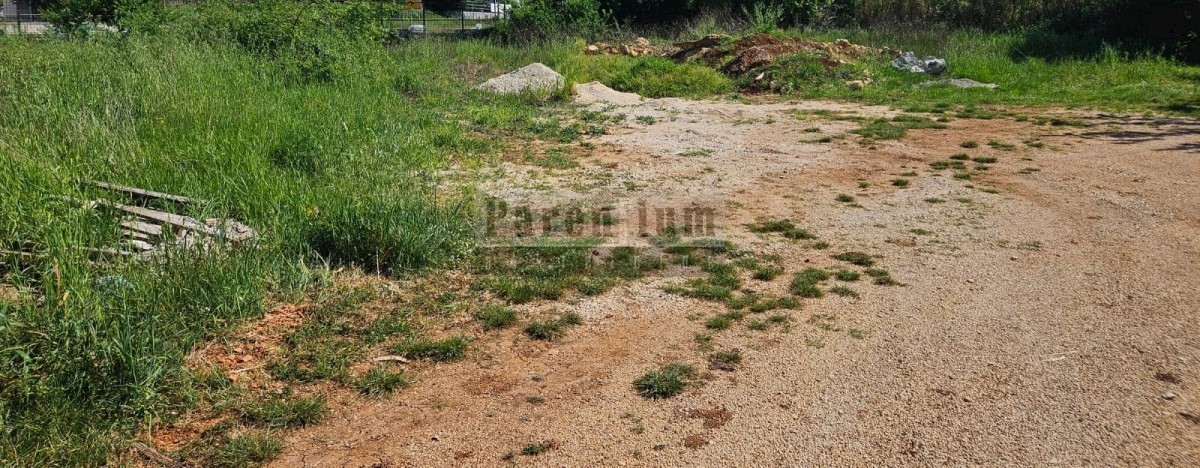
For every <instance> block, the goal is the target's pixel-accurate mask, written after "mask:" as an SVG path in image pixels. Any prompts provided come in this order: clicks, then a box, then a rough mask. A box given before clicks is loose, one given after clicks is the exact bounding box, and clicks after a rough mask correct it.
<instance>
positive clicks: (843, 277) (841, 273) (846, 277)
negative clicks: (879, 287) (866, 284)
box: [833, 269, 862, 281]
mask: <svg viewBox="0 0 1200 468" xmlns="http://www.w3.org/2000/svg"><path fill="white" fill-rule="evenodd" d="M861 276H862V275H860V274H859V273H858V272H857V271H854V270H846V269H841V270H838V271H836V272H834V273H833V277H834V278H837V280H838V281H858V278H859V277H861Z"/></svg>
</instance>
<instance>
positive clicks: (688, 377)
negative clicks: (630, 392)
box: [633, 363, 696, 399]
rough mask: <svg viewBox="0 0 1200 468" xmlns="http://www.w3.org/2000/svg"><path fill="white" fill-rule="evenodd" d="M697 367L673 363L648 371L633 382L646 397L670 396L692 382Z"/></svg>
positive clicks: (635, 387)
mask: <svg viewBox="0 0 1200 468" xmlns="http://www.w3.org/2000/svg"><path fill="white" fill-rule="evenodd" d="M695 374H696V368H695V367H692V366H691V365H689V364H680V363H672V364H667V365H665V366H662V367H660V368H658V369H656V370H652V371H650V372H647V373H646V374H644V375H642V376H641V377H639V378H638V379H637V380H635V381H634V382H633V387H634V389H636V390H637V392H638V394H639V395H641V396H643V397H646V398H653V399H659V398H670V397H673V396H675V395H678V394H680V393H682V392H683V391H684V389H686V388H687V387H688V385H690V384H691V383H692V380H693V378H694V377H695Z"/></svg>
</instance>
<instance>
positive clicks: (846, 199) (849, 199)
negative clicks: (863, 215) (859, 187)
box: [837, 193, 854, 203]
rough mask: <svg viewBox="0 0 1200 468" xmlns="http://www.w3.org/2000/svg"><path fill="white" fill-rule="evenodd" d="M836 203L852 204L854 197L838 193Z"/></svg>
mask: <svg viewBox="0 0 1200 468" xmlns="http://www.w3.org/2000/svg"><path fill="white" fill-rule="evenodd" d="M837 201H839V202H842V203H852V202H854V196H852V195H850V194H846V193H839V194H838V196H837Z"/></svg>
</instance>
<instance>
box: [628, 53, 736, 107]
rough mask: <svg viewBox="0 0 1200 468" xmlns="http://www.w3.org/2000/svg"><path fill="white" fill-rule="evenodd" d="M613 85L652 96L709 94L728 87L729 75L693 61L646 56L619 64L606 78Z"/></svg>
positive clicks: (726, 89)
mask: <svg viewBox="0 0 1200 468" xmlns="http://www.w3.org/2000/svg"><path fill="white" fill-rule="evenodd" d="M607 81H608V82H610V83H611V84H612V86H613V88H615V89H618V90H621V91H627V92H632V93H638V94H641V95H642V96H646V97H651V98H660V97H696V98H700V97H708V96H712V95H715V94H720V93H724V92H726V91H729V89H730V88H731V83H730V81H729V79H728V78H726V77H725V76H723V75H721V74H720V73H718V72H717V71H716V70H714V69H712V68H709V67H705V66H701V65H695V64H679V63H676V62H675V61H673V60H668V59H665V58H662V57H645V58H641V59H637V60H636V61H632V65H631V66H628V67H620V68H619V69H618V71H617V72H616V73H615V75H614V76H613V77H612V78H611V79H610V80H607Z"/></svg>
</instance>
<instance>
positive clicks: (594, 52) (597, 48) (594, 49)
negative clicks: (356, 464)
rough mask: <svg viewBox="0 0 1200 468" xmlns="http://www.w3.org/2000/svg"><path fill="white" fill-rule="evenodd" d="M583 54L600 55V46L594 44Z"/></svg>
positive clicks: (585, 48) (584, 50) (585, 49)
mask: <svg viewBox="0 0 1200 468" xmlns="http://www.w3.org/2000/svg"><path fill="white" fill-rule="evenodd" d="M583 53H585V54H587V55H600V46H597V45H595V44H592V45H589V46H587V47H584V49H583Z"/></svg>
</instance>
